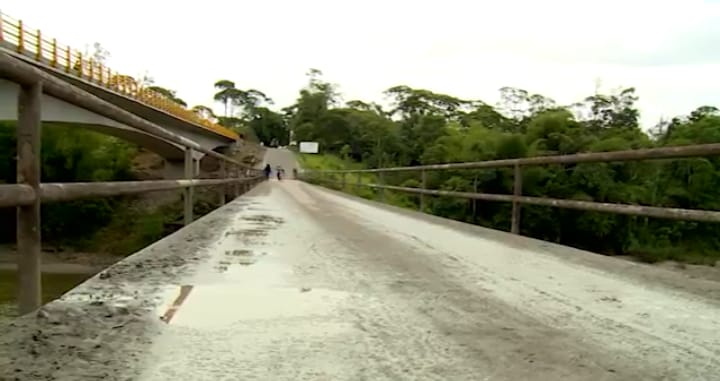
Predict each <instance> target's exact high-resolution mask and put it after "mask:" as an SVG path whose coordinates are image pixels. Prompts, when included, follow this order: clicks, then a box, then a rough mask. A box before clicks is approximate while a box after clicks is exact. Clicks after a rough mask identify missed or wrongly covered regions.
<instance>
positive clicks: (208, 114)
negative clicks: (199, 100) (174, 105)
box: [192, 105, 215, 119]
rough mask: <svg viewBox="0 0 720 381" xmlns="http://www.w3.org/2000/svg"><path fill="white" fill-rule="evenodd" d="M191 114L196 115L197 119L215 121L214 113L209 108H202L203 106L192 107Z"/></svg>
mask: <svg viewBox="0 0 720 381" xmlns="http://www.w3.org/2000/svg"><path fill="white" fill-rule="evenodd" d="M192 112H194V113H195V114H197V115H198V116H199V117H201V118H203V119H215V113H214V112H213V110H212V109H211V108H210V107H207V106H203V105H196V106H193V108H192Z"/></svg>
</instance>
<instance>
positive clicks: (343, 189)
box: [341, 172, 347, 192]
mask: <svg viewBox="0 0 720 381" xmlns="http://www.w3.org/2000/svg"><path fill="white" fill-rule="evenodd" d="M346 177H347V173H345V172H343V173H342V183H341V184H342V189H341V190H342V191H343V192H345V184H347V179H346Z"/></svg>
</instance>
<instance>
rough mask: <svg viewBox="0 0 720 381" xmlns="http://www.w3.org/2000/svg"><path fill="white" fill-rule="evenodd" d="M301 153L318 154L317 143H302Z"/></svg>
mask: <svg viewBox="0 0 720 381" xmlns="http://www.w3.org/2000/svg"><path fill="white" fill-rule="evenodd" d="M300 152H302V153H318V143H317V142H300Z"/></svg>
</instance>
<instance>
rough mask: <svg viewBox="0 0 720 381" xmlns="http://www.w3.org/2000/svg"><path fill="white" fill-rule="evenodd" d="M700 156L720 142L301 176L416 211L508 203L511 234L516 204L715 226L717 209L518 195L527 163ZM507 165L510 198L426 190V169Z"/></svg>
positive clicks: (515, 228)
mask: <svg viewBox="0 0 720 381" xmlns="http://www.w3.org/2000/svg"><path fill="white" fill-rule="evenodd" d="M704 156H720V144H699V145H688V146H676V147H662V148H650V149H638V150H627V151H611V152H592V153H580V154H574V155H559V156H537V157H529V158H518V159H505V160H490V161H480V162H466V163H445V164H431V165H420V166H413V167H392V168H376V169H356V170H330V171H305V173H304V175H305V177H307V176H308V175H310V176H313V177H314V178H315V180H317V181H319V182H331V183H339V184H340V185H341V186H342V188H343V189H344V188H345V186H346V185H347V181H346V180H347V179H346V175H347V174H353V173H354V174H357V181H356V183H355V187H356V189H359V188H360V187H361V186H364V187H369V188H373V189H378V190H380V199H381V200H384V196H385V195H384V191H385V190H386V189H387V190H393V191H398V192H405V193H413V194H418V195H419V197H420V211H423V210H425V196H426V195H430V196H447V197H459V198H467V199H476V200H486V201H499V202H511V203H512V218H511V228H510V231H511V232H512V233H513V234H519V232H520V205H521V204H530V205H543V206H551V207H556V208H565V209H576V210H584V211H594V212H606V213H616V214H624V215H632V216H645V217H655V218H666V219H675V220H686V221H702V222H720V211H714V210H696V209H681V208H666V207H657V206H646V205H632V204H615V203H604V202H593V201H578V200H567V199H555V198H548V197H529V196H523V195H522V167H524V166H533V165H547V164H579V163H602V162H624V161H639V160H662V159H679V158H691V157H704ZM503 167H512V168H513V169H514V170H513V194H512V195H508V194H491V193H471V192H454V191H446V190H435V189H427V177H426V173H427V172H428V171H443V170H460V169H492V168H503ZM418 171H419V172H420V173H421V182H420V188H410V187H400V186H393V185H386V184H384V181H383V174H384V173H392V172H418ZM363 173H376V174H378V177H377V179H378V182H379V184H362V183H361V178H360V176H361V174H363ZM328 175H340V176H341V180H340V181H337V180H335V179H332V180H331V179H326V178H324V177H328Z"/></svg>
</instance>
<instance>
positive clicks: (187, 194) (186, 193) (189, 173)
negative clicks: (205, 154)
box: [183, 148, 195, 226]
mask: <svg viewBox="0 0 720 381" xmlns="http://www.w3.org/2000/svg"><path fill="white" fill-rule="evenodd" d="M193 161H194V160H193V149H192V148H185V180H192V179H193V177H194V176H193V174H194V172H195V168H194V164H195V163H193ZM183 201H184V212H185V213H184V215H185V218H184V222H185V226H187V225H190V224H191V223H192V221H193V187H191V186H189V187H186V188H185V189H184V190H183Z"/></svg>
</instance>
